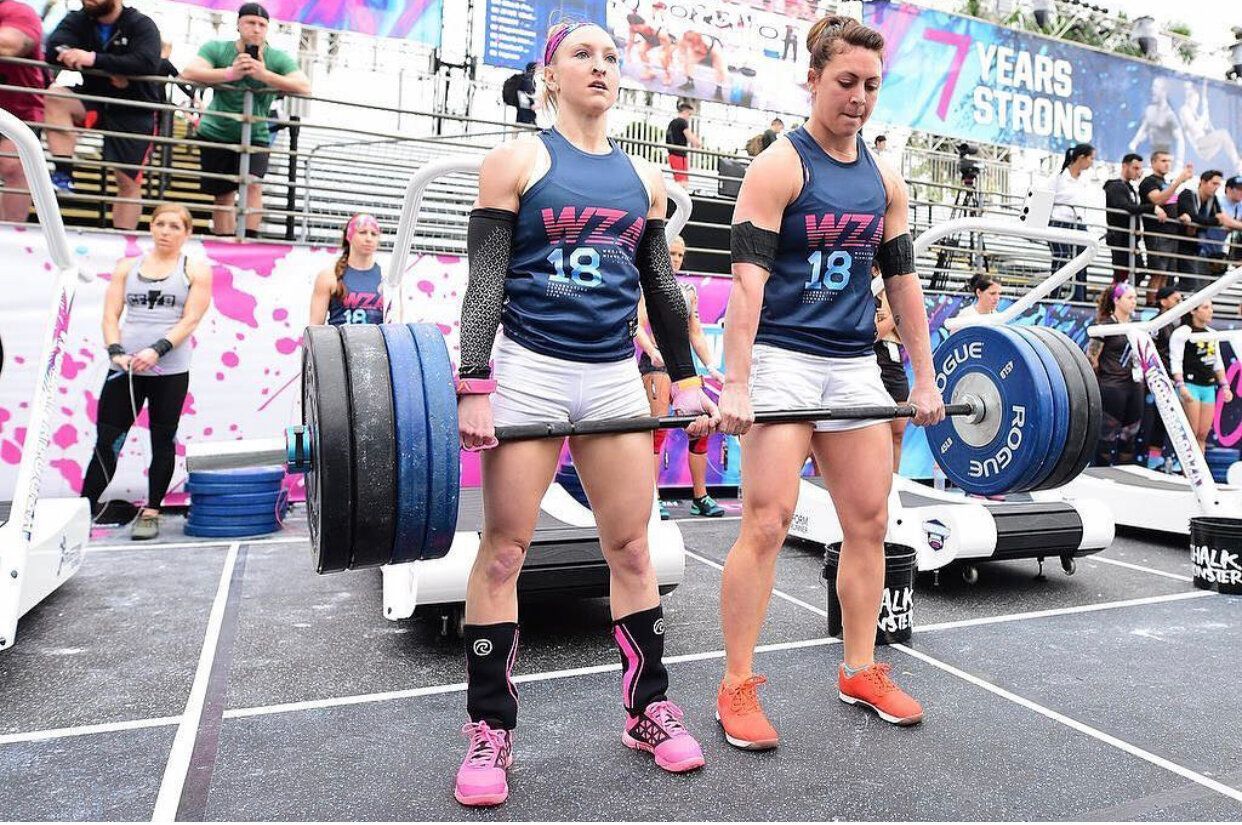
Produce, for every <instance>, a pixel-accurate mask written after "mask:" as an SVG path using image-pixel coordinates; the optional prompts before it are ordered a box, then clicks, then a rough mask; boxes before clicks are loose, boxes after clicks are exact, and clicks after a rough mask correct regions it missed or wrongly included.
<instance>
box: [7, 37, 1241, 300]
mask: <svg viewBox="0 0 1242 825" xmlns="http://www.w3.org/2000/svg"><path fill="white" fill-rule="evenodd" d="M2 62H5V61H3V60H0V63H2ZM21 62H29V61H21ZM88 71H89V70H88ZM141 81H152V82H158V83H161V84H166V85H167V86H168V87H170V88H171V87H172V86H173V85H174V84H175V85H182V86H189V87H193V88H195V89H205V88H207V87H203V86H200V85H198V84H191V83H186V82H185V81H184V80H182V79H172V78H167V77H162V78H130V82H141ZM0 89H4V90H6V91H19V92H25V93H40V92H38V91H36V90H29V89H25V90H23V89H18V88H17V87H13V86H0ZM45 94H49V95H50V94H52V93H51V92H46V93H45ZM79 97H80V98H81V97H83V96H79ZM289 97H290V98H293V97H294V96H292V95H290V96H289ZM89 99H90V100H93V101H95V102H97V103H99V104H101V105H105V106H111V107H121V106H127V107H128V108H129V109H130V110H131V111H138V110H146V111H150V112H152V114H153V117H154V116H156V115H158V116H160V117H161V119H162V123H163V128H161V129H160V130H159V131H158V132H157V133H156V134H155V135H153V136H152V137H151V138H150V139H151V141H152V144H153V145H154V146H155V147H156V148H157V149H158V150H159V151H157V152H153V153H152V154H151V155H150V156H149V157H148V158H146V159H145V160H144V162H143V164H142V165H141V167H139V171H141V172H142V173H143V178H144V180H143V188H142V190H141V192H140V196H139V197H137V198H119V197H118V196H117V195H116V194H115V193H113V192H111V191H110V190H109V186H108V176H109V173H110V172H115V171H116V170H117V169H118V168H123V167H121V165H120V164H117V163H115V162H113V161H110V160H107V159H105V158H104V157H103V156H102V153H101V152H100V142H101V140H102V139H104V138H132V137H133V136H132V135H131V134H128V133H124V132H118V131H115V130H107V129H104V130H101V129H97V128H92V129H88V128H84V127H70V128H69V129H68V131H72V132H74V133H75V134H76V135H78V137H79V141H78V152H77V154H76V156H75V157H74V158H73V159H72V166H73V168H74V170H75V171H76V172H78V173H79V175H78V177H79V179H80V181H81V183H82V186H81V190H82V191H79V192H77V193H74V194H66V193H62V194H61V207H62V210H63V211H64V212H65V214H66V218H67V220H69V221H70V222H76V223H78V224H87V225H91V224H93V225H96V226H101V227H102V225H103V218H104V214H105V210H106V209H107V208H108V207H109V206H110V205H114V204H116V203H120V202H129V203H137V204H139V205H141V206H142V207H148V206H150V205H152V204H154V203H157V202H159V201H162V200H168V199H171V200H177V201H180V202H183V203H185V204H186V206H188V207H189V208H190V209H191V212H192V214H194V215H195V217H196V219H197V221H198V223H199V224H200V226H201V225H202V224H203V223H204V222H205V220H206V219H207V218H208V217H209V216H210V215H211V213H212V211H213V209H214V203H213V200H212V198H211V197H210V196H206V195H204V194H202V193H201V190H200V184H201V183H202V181H204V180H216V181H220V180H224V181H228V182H230V183H236V184H238V189H239V196H238V202H237V204H236V205H235V206H234V207H233V213H234V215H235V216H236V220H237V226H238V235H239V236H240V235H241V233H242V232H243V231H244V227H245V225H246V218H247V216H249V215H251V214H253V213H255V212H261V214H262V224H261V230H260V235H261V237H263V238H267V239H280V240H285V241H299V242H307V243H315V244H331V245H335V244H336V243H339V240H340V232H341V227H342V226H343V224H344V222H345V220H347V219H348V217H349V215H351V214H353V213H354V212H357V211H364V210H365V211H369V212H372V213H374V214H375V215H376V217H377V218H378V219H379V220H380V223H381V226H382V227H384V228H385V229H386V230H388V231H387V232H386V239H387V245H388V246H390V245H391V238H392V237H393V235H392V231H391V230H392V229H394V228H395V226H396V223H397V216H398V214H399V212H400V206H401V199H402V197H403V195H404V190H405V186H406V184H407V183H408V181H409V179H410V177H411V176H412V175H413V174H414V173H415V172H416V171H417V170H419V169H420V168H422V167H423V166H425V165H426V164H427V163H429V162H433V161H437V160H441V159H444V158H449V157H474V156H480V155H482V154H484V153H485V152H487V151H488V150H489V149H491V148H492V147H494V146H496V145H498V144H500V143H502V142H504V141H505V140H508V139H511V138H512V137H514V136H515V135H517V134H519V133H521V132H522V131H523V130H527V131H528V129H527V128H526V127H520V126H517V125H515V124H513V123H507V122H504V121H499V120H489V119H482V118H474V117H465V116H461V115H454V114H448V113H445V112H441V111H435V110H434V109H433V108H425V109H414V108H405V109H399V108H394V107H388V106H381V105H374V104H362V103H357V102H354V101H349V100H337V99H330V98H325V97H316V96H314V95H310V96H306V97H304V98H299V101H300V102H299V105H298V108H299V109H300V110H302V111H304V112H305V114H304V116H302V117H295V116H289V117H279V116H276V117H274V116H271V115H270V114H269V113H254V112H253V111H252V110H253V101H254V95H253V93H248V94H247V95H245V99H244V101H245V103H244V105H245V110H244V111H243V112H242V113H241V114H228V113H214V112H213V113H211V116H213V117H219V118H223V119H231V120H233V121H235V122H239V123H241V125H242V129H241V131H242V135H241V140H240V141H239V142H238V143H235V144H222V143H217V142H213V141H209V140H204V139H202V138H201V136H199V135H197V134H196V131H195V126H196V124H197V123H198V122H199V121H200V119H201V118H202V117H204V116H206V113H205V112H204V111H203V110H202V109H200V108H196V107H194V106H190V105H184V104H179V103H168V104H154V103H134V102H129V101H115V100H112V99H109V98H100V97H96V98H89ZM616 114H617V116H616V117H615V118H614V120H613V125H614V127H616V128H615V129H614V137H615V138H616V139H617V140H618V142H619V143H620V144H621V145H622V146H623V147H624V148H625V149H626V150H627V151H629V152H631V153H633V154H636V155H640V156H643V157H646V158H647V159H649V160H651V161H652V162H655V163H657V164H658V165H660V166H661V167H662V168H663V169H664V170H665V174H666V176H671V174H672V170H671V169H670V168H669V167H668V165H667V164H668V150H669V148H670V147H669V146H668V145H667V144H665V143H663V140H662V139H663V129H662V128H661V127H659V126H658V125H656V124H653V123H652V122H651V121H652V119H653V118H654V116H655V115H654V113H650V112H648V111H646V110H618V111H617V113H616ZM664 116H667V113H665V115H664ZM662 117H663V116H662ZM153 122H154V121H153ZM259 123H266V124H267V125H268V127H269V129H270V130H272V139H271V144H270V145H268V146H262V145H257V144H255V143H254V142H253V140H252V139H251V135H252V133H253V129H254V126H255V125H256V124H259ZM635 124H638V125H635ZM52 128H53V127H50V126H44V132H45V134H46V133H47V132H48V131H50V130H51V129H52ZM205 146H210V147H220V148H226V149H232V150H233V151H236V152H238V153H239V156H240V163H239V168H238V170H237V172H236V174H229V173H204V172H202V171H201V170H200V168H199V164H198V153H199V151H200V150H201V149H202V148H203V147H205ZM678 148H680V147H678ZM685 151H686V152H687V154H688V155H689V158H690V168H689V170H688V171H687V172H686V173H685V182H684V183H683V186H684V187H685V188H686V189H687V190H688V191H689V192H690V193H691V194H692V195H694V197H695V199H696V202H697V206H696V214H695V216H694V218H693V219H692V220H691V221H690V222H689V224H688V225H687V228H686V235H687V239H688V240H690V246H689V250H688V251H689V253H690V255H691V259H690V264H691V266H693V267H695V268H696V269H703V270H706V271H709V272H718V273H721V274H726V273H727V272H728V239H727V235H722V234H721V233H724V232H726V230H727V227H728V224H729V222H730V217H731V212H732V203H733V200H734V196H733V193H734V192H736V189H737V187H738V185H739V184H740V182H741V179H742V176H743V175H744V174H745V169H746V166H747V164H748V163H749V161H750V158H749V157H747V156H745V155H744V154H743V153H741V152H723V151H716V150H711V149H693V148H686V150H685ZM260 154H263V155H266V158H267V160H268V162H269V170H268V173H267V177H266V178H264V179H262V180H261V181H260V180H259V179H257V178H255V177H253V176H252V174H251V170H252V166H251V162H252V160H253V159H254V158H255V157H257V156H259V155H260ZM893 159H894V160H896V161H897V162H899V163H900V167H901V169H902V170H903V171H904V172H905V175H906V180H907V184H908V187H909V191H910V222H911V229H912V231H913V232H914V233H915V234H916V235H917V234H918V233H920V232H923V231H925V230H927V229H928V228H929V227H931V226H933V225H936V224H938V223H941V222H943V221H946V220H950V219H953V218H958V217H1005V216H1013V215H1016V214H1019V213H1020V212H1021V210H1022V205H1023V204H1022V198H1019V197H1016V196H1014V195H1011V194H1009V193H1008V192H1007V191H1005V190H1006V189H1008V188H1009V187H1010V174H1011V173H1010V170H1009V169H1008V168H1007V166H1006V165H1005V164H1004V163H1002V162H1000V161H998V160H996V159H983V160H978V164H979V173H978V175H977V176H976V177H975V178H974V182H973V185H970V186H967V185H965V184H964V183H963V182H962V180H961V174H960V170H959V168H958V162H959V158H958V157H957V156H956V155H955V154H952V153H949V152H944V151H940V146H939V144H936V143H933V144H932V145H929V147H928V148H926V149H922V148H912V149H908V150H907V151H906V152H905V153H904V154H903V155H901V156H900V157H897V158H893ZM248 182H261V183H262V193H263V198H262V201H263V202H262V203H261V204H254V203H248V202H247V197H246V195H245V192H246V186H245V185H244V184H246V183H248ZM88 189H89V190H90V191H86V190H88ZM473 198H474V185H473V183H472V182H470V181H469V180H465V179H454V178H451V177H450V178H445V179H441V180H438V181H436V182H434V183H433V184H432V185H431V186H429V187H428V190H427V192H426V195H425V197H424V199H423V202H422V205H421V206H420V210H421V212H420V215H419V226H420V227H421V228H422V229H421V232H420V236H419V238H418V240H417V246H418V248H419V249H420V250H422V251H428V252H440V253H450V254H461V253H463V252H464V251H465V221H466V214H467V213H468V211H469V209H470V207H471V205H472V202H473ZM1101 201H1102V198H1101ZM1081 211H1082V213H1083V214H1082V223H1083V225H1084V227H1085V229H1086V231H1087V232H1088V233H1090V234H1091V235H1092V236H1093V237H1097V238H1104V240H1105V243H1104V244H1102V246H1101V251H1104V250H1107V251H1108V253H1109V254H1108V255H1105V254H1101V255H1100V256H1099V257H1098V258H1097V259H1096V260H1095V261H1094V262H1093V263H1092V264H1091V266H1089V267H1088V268H1087V270H1086V274H1085V280H1086V283H1087V285H1088V287H1089V288H1090V289H1091V290H1092V291H1094V289H1096V288H1098V287H1099V286H1101V285H1103V284H1106V283H1109V282H1110V281H1111V280H1112V277H1113V264H1112V261H1111V260H1110V256H1111V253H1112V252H1113V251H1114V250H1119V251H1123V252H1124V253H1125V254H1126V255H1127V256H1131V255H1132V256H1133V265H1129V264H1127V266H1126V270H1127V272H1126V274H1127V275H1128V277H1130V278H1131V279H1132V280H1133V281H1135V282H1136V283H1142V284H1146V283H1150V282H1151V276H1152V275H1156V276H1160V275H1162V274H1168V273H1170V272H1172V275H1173V276H1174V277H1181V278H1184V279H1185V280H1186V286H1187V288H1193V287H1194V286H1196V285H1199V284H1201V283H1202V282H1203V281H1204V279H1207V278H1211V277H1212V276H1211V275H1210V274H1206V273H1209V272H1210V270H1211V268H1214V267H1219V262H1217V261H1215V260H1213V259H1211V258H1209V257H1206V256H1203V255H1201V254H1198V252H1197V250H1195V251H1194V252H1191V250H1190V244H1186V248H1185V249H1182V250H1170V251H1168V252H1163V251H1162V252H1159V253H1158V254H1157V255H1155V256H1152V255H1145V254H1144V249H1143V246H1144V243H1145V242H1149V241H1150V240H1151V239H1152V238H1153V237H1156V235H1153V234H1145V233H1143V232H1142V229H1141V227H1140V225H1139V223H1138V222H1134V221H1131V226H1132V228H1131V229H1129V230H1127V231H1125V232H1124V233H1118V232H1117V231H1116V230H1115V229H1113V230H1110V228H1109V227H1108V226H1107V219H1106V215H1107V211H1106V210H1104V209H1103V208H1085V209H1082V210H1081ZM1168 229H1169V230H1170V231H1169V232H1167V233H1161V234H1162V235H1165V236H1166V237H1168V238H1174V237H1178V238H1180V239H1183V240H1184V238H1181V236H1180V232H1181V224H1177V223H1172V222H1170V223H1169V224H1168ZM713 233H715V234H714V235H713ZM1122 235H1124V243H1108V241H1110V240H1111V241H1118V240H1120V239H1121V237H1122ZM1070 257H1072V254H1071V255H1070ZM1128 260H1129V257H1127V261H1128ZM1053 268H1054V255H1053V254H1052V250H1050V249H1049V246H1048V244H1046V243H1041V242H1035V241H1030V240H1023V239H1020V238H1003V239H993V238H986V239H985V238H982V237H980V236H978V235H976V234H973V233H964V234H959V235H956V236H950V237H946V238H942V239H940V240H939V241H937V242H936V243H935V244H932V245H931V246H930V247H929V248H928V250H927V252H926V253H925V254H923V255H922V256H920V258H919V269H920V272H921V273H923V275H924V277H925V279H926V282H927V285H928V286H929V287H930V288H933V289H939V290H951V291H961V290H963V289H964V288H965V285H966V284H967V282H968V281H969V280H970V278H971V277H972V275H974V274H975V273H987V274H991V275H993V276H999V277H1000V278H1001V280H1002V283H1003V285H1004V288H1005V290H1006V292H1007V293H1009V294H1011V295H1014V296H1016V295H1018V294H1021V293H1023V292H1024V291H1026V290H1027V289H1028V288H1029V287H1030V285H1031V284H1032V283H1035V282H1038V281H1040V280H1042V279H1043V278H1044V277H1045V276H1046V274H1047V273H1048V272H1049V271H1051V270H1052V269H1053ZM1238 292H1242V290H1237V291H1235V290H1230V291H1229V292H1228V293H1227V294H1225V295H1223V296H1221V297H1220V298H1218V300H1219V301H1220V303H1221V304H1223V306H1224V307H1225V311H1226V312H1229V311H1230V310H1229V307H1230V305H1236V304H1237V302H1238V294H1237V293H1238Z"/></svg>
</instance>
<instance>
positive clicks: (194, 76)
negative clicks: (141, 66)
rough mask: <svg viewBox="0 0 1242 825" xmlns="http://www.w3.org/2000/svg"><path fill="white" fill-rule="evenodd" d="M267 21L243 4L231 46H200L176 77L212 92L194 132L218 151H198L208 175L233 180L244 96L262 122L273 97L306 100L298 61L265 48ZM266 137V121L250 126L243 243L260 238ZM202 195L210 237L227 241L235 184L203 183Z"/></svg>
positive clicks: (261, 11) (254, 6)
mask: <svg viewBox="0 0 1242 825" xmlns="http://www.w3.org/2000/svg"><path fill="white" fill-rule="evenodd" d="M269 19H270V18H269V16H268V13H267V9H265V8H263V6H261V5H259V4H258V3H245V4H243V5H242V7H241V8H240V9H238V10H237V32H238V35H239V37H238V38H237V39H236V40H215V41H212V42H210V43H206V44H204V45H203V47H202V48H201V49H199V50H198V56H197V57H195V58H194V59H193V60H191V61H190V63H189V65H187V66H186V67H185V69H184V70H182V72H181V76H182V77H184V78H185V79H186V80H191V81H194V82H195V83H203V84H206V85H209V86H213V87H215V88H214V89H213V90H212V98H211V104H210V105H209V106H208V107H207V111H206V112H205V113H204V114H203V119H202V121H201V122H200V123H199V127H198V139H199V140H207V141H212V142H215V143H219V144H224V145H221V146H202V147H200V154H199V157H200V166H201V168H202V170H203V172H204V174H207V175H238V174H240V171H239V170H240V166H241V151H239V149H238V148H237V145H238V144H240V143H241V138H242V122H241V120H240V118H239V117H237V116H238V115H241V114H242V107H243V104H244V101H245V93H246V91H247V90H249V91H250V92H251V93H252V94H253V99H254V105H253V109H252V111H251V112H250V114H253V115H256V116H258V117H260V118H266V117H267V113H268V111H269V110H270V109H271V107H272V101H273V100H274V99H275V98H276V96H277V95H278V94H281V93H288V94H295V95H307V94H310V79H309V78H307V76H306V74H305V73H304V72H303V71H302V70H301V69H299V68H298V64H297V61H296V60H294V59H293V58H292V57H290V56H289V55H288V54H286V53H285V52H283V51H281V50H280V49H277V48H274V47H273V46H270V45H268V43H267V27H268V20H269ZM270 145H271V131H270V129H269V128H268V124H267V122H266V120H258V121H256V122H254V123H253V124H252V125H251V131H250V148H257V149H258V150H259V151H257V152H251V153H250V170H249V171H250V177H251V178H252V180H251V181H250V182H248V183H247V184H246V207H247V210H248V211H247V214H246V237H248V238H253V237H257V236H258V234H259V224H260V222H261V221H262V219H263V212H262V205H263V204H262V199H263V184H262V178H263V177H264V176H266V175H267V167H268V160H269V157H270V154H269V152H268V151H267V150H268V147H269V146H270ZM200 185H201V187H202V190H203V191H204V192H206V193H207V194H209V195H212V196H213V197H214V198H215V200H216V207H215V211H214V212H212V216H211V228H212V232H213V233H214V234H216V235H232V234H234V233H235V232H236V230H237V217H236V215H235V213H234V211H233V206H234V203H235V201H236V197H237V189H238V185H239V184H238V181H235V180H228V179H225V178H221V177H204V178H203V180H202V182H201V184H200Z"/></svg>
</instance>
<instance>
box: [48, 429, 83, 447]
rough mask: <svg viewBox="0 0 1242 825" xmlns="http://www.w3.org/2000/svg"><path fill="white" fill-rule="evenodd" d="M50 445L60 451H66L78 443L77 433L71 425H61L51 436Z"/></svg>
mask: <svg viewBox="0 0 1242 825" xmlns="http://www.w3.org/2000/svg"><path fill="white" fill-rule="evenodd" d="M52 443H53V444H55V445H56V446H57V447H60V448H61V449H62V450H67V449H69V448H70V447H72V446H73V445H74V444H77V443H78V431H77V429H75V428H74V426H73V425H72V424H61V425H60V428H59V429H57V430H56V432H55V434H53V435H52Z"/></svg>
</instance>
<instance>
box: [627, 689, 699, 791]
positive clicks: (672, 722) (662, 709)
mask: <svg viewBox="0 0 1242 825" xmlns="http://www.w3.org/2000/svg"><path fill="white" fill-rule="evenodd" d="M681 717H682V711H681V708H679V707H677V706H676V705H674V704H673V703H672V702H670V701H668V700H667V699H666V700H665V701H663V702H652V703H651V704H650V705H648V706H647V709H646V710H644V711H643V712H642V713H641V714H639V715H638V716H631V717H629V719H627V720H626V723H625V732H624V733H622V734H621V741H622V742H624V743H625V746H626V747H628V748H633V749H634V750H639V751H646V752H647V753H650V754H652V755H653V756H655V761H656V764H657V765H659V766H660V767H661V768H663V769H664V770H666V771H669V772H671V773H685V772H686V771H692V770H694V769H695V768H701V767H703V751H702V749H701V748H700V747H699V743H698V742H697V741H695V738H694V737H693V736H691V735H690V733H689V732H688V731H687V730H686V728H685V726H684V725H682V723H681Z"/></svg>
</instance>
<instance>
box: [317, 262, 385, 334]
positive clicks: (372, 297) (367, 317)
mask: <svg viewBox="0 0 1242 825" xmlns="http://www.w3.org/2000/svg"><path fill="white" fill-rule="evenodd" d="M342 280H344V281H345V297H344V298H337V297H336V296H335V295H334V296H332V299H331V300H329V301H328V323H329V324H332V325H333V326H336V327H339V326H344V325H345V324H382V323H384V298H383V296H382V295H381V293H380V280H381V279H380V265H379V264H373V265H372V266H371V268H370V269H354V268H353V267H352V266H347V267H345V277H344V278H343V279H342Z"/></svg>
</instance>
